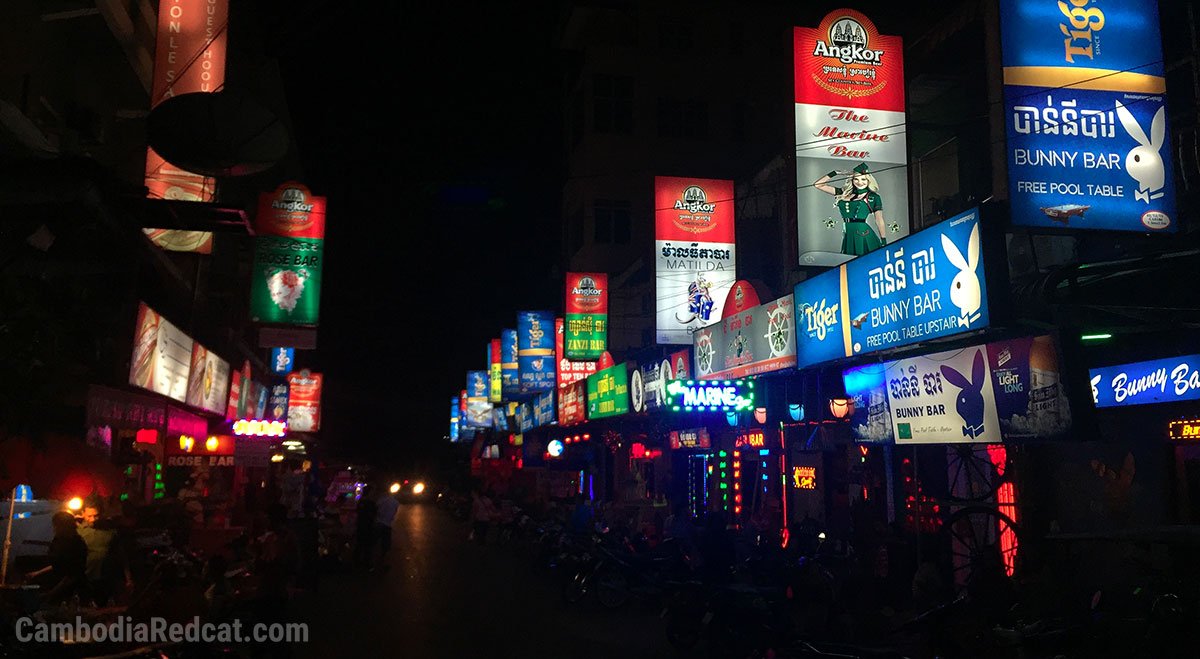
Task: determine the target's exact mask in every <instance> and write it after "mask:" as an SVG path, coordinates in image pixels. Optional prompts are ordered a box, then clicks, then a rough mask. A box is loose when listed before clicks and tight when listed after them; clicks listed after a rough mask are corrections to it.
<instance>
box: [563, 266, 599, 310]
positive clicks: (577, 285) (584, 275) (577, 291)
mask: <svg viewBox="0 0 1200 659" xmlns="http://www.w3.org/2000/svg"><path fill="white" fill-rule="evenodd" d="M567 313H568V314H573V313H580V314H585V313H599V314H607V313H608V274H606V273H603V272H568V273H567Z"/></svg>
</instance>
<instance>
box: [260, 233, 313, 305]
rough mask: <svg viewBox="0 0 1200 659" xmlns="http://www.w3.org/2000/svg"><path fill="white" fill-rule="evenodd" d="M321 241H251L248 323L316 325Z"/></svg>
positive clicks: (266, 239) (311, 239)
mask: <svg viewBox="0 0 1200 659" xmlns="http://www.w3.org/2000/svg"><path fill="white" fill-rule="evenodd" d="M324 243H325V241H324V240H323V239H321V238H281V237H278V236H259V237H258V238H256V239H255V248H254V270H253V273H252V282H251V284H250V319H251V320H252V321H254V322H256V323H278V324H283V325H316V324H317V318H318V313H319V311H320V302H321V266H322V265H324V263H323V259H322V253H323V251H324Z"/></svg>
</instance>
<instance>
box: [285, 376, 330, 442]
mask: <svg viewBox="0 0 1200 659" xmlns="http://www.w3.org/2000/svg"><path fill="white" fill-rule="evenodd" d="M287 379H288V422H287V425H288V428H289V429H291V430H293V431H295V432H317V431H318V430H320V429H321V380H322V376H321V374H320V373H310V372H309V371H307V370H304V371H299V372H296V373H292V374H290V375H288V378H287Z"/></svg>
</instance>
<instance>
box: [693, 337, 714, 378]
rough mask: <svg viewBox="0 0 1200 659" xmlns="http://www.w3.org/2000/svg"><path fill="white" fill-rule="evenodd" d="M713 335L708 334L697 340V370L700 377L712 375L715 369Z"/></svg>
mask: <svg viewBox="0 0 1200 659" xmlns="http://www.w3.org/2000/svg"><path fill="white" fill-rule="evenodd" d="M713 352H714V351H713V343H712V335H710V334H708V333H707V332H706V333H704V334H702V335H701V336H700V338H699V339H696V368H697V369H698V370H699V371H700V373H699V375H711V374H712V367H713Z"/></svg>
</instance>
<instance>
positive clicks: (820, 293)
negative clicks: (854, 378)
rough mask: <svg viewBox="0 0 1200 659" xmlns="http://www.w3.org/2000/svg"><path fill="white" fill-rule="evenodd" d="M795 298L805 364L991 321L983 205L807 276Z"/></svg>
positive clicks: (800, 356) (798, 343)
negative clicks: (982, 229) (981, 226)
mask: <svg viewBox="0 0 1200 659" xmlns="http://www.w3.org/2000/svg"><path fill="white" fill-rule="evenodd" d="M794 296H795V306H796V328H797V341H796V363H797V366H799V367H801V368H803V367H806V366H811V365H813V364H817V363H820V362H823V361H828V360H831V359H838V358H840V357H852V356H855V355H863V354H867V353H871V352H876V351H879V350H886V349H888V348H896V347H899V346H904V345H909V344H912V343H917V342H919V341H926V340H929V339H935V338H938V337H943V336H949V335H952V334H959V333H962V332H967V331H971V330H977V329H981V328H984V327H987V325H988V305H987V282H986V280H985V278H984V263H983V245H982V239H981V238H980V229H979V211H978V209H975V210H971V211H967V212H966V213H962V214H960V215H956V216H954V217H952V218H950V219H948V220H946V221H944V222H941V223H939V224H936V225H934V226H932V227H930V228H928V229H926V230H924V231H920V232H918V233H915V234H913V235H911V236H909V237H907V238H905V239H903V240H900V241H898V242H896V243H892V244H889V245H888V246H887V247H884V248H882V249H879V250H877V251H875V252H872V253H871V254H867V255H866V256H862V257H860V258H857V259H854V260H853V261H850V262H849V263H846V264H844V265H842V266H839V267H838V268H837V269H834V270H830V271H828V272H823V273H821V274H819V275H817V276H816V277H813V278H811V279H808V280H805V281H802V282H800V283H799V284H796V288H795V291H794Z"/></svg>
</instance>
